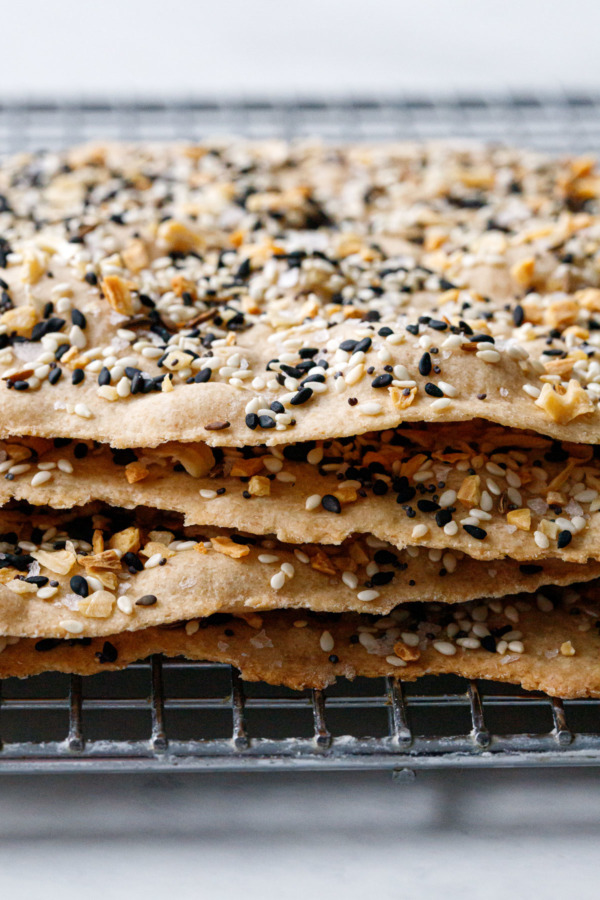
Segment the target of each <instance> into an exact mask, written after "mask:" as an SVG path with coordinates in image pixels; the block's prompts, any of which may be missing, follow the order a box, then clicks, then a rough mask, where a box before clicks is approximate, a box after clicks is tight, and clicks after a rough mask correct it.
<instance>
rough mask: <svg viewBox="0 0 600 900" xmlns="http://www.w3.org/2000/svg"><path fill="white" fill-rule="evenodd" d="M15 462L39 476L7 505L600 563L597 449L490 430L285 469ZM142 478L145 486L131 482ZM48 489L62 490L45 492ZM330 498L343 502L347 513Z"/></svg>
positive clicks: (77, 459)
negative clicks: (97, 509) (158, 516)
mask: <svg viewBox="0 0 600 900" xmlns="http://www.w3.org/2000/svg"><path fill="white" fill-rule="evenodd" d="M24 448H26V449H24ZM1 449H2V448H1V446H0V450H1ZM5 451H6V452H7V453H8V457H9V459H10V458H12V459H14V460H15V464H16V465H17V466H19V467H20V468H21V467H22V466H23V464H24V463H25V464H26V463H27V461H28V460H29V461H30V463H31V467H30V468H29V469H28V470H27V471H25V472H22V473H21V474H16V475H14V478H13V480H11V481H6V480H1V481H0V503H6V502H8V501H9V500H10V499H12V498H16V499H19V500H26V501H28V502H30V503H33V504H35V505H47V506H51V507H55V508H67V509H68V508H71V507H74V506H82V505H83V504H85V503H87V502H88V501H90V500H101V501H103V502H105V503H108V504H110V505H113V506H125V507H128V508H130V509H133V508H135V507H137V506H147V507H153V508H156V509H159V510H164V511H167V512H168V511H174V512H179V513H182V514H184V515H185V517H186V522H187V524H189V525H221V526H223V527H227V528H236V527H237V528H242V529H246V530H247V531H250V532H253V533H257V534H275V535H276V536H277V537H278V538H279V539H280V540H282V541H288V542H297V541H306V542H314V543H324V544H338V543H341V542H342V541H343V540H344V539H345V538H347V537H348V536H350V535H351V534H353V533H357V532H367V533H371V534H374V535H375V536H376V537H378V538H380V539H381V540H385V541H388V542H390V543H391V544H393V545H395V546H396V547H406V546H410V545H413V544H415V543H418V544H420V545H422V546H426V547H434V548H438V549H442V550H447V549H455V550H460V551H463V552H465V553H467V554H468V555H470V556H472V557H474V558H477V559H496V558H502V557H504V556H510V557H511V558H513V559H519V560H530V561H531V560H537V559H543V558H548V557H553V556H560V557H561V558H562V559H564V560H569V561H571V562H585V561H586V560H587V559H588V558H590V559H593V558H597V557H598V554H599V553H600V514H599V513H598V509H599V508H600V492H599V489H600V461H599V460H598V459H596V458H595V457H594V453H593V448H591V447H586V446H581V445H574V444H564V445H557V444H555V443H553V442H552V441H551V440H549V439H548V438H545V437H543V436H540V435H535V434H531V433H526V432H520V431H516V430H514V429H502V428H499V427H495V426H490V425H488V424H486V423H485V422H482V421H475V422H473V423H466V424H464V425H454V426H443V425H438V426H430V427H429V428H425V427H421V428H413V429H409V428H406V427H405V428H401V429H399V430H397V431H394V432H392V431H387V432H383V433H367V434H365V435H362V436H359V437H356V438H354V439H353V440H352V441H350V442H348V441H343V442H342V441H335V440H331V441H327V442H319V443H318V444H305V445H290V446H284V447H283V448H281V452H277V451H276V453H277V455H275V456H274V455H272V454H271V453H270V452H269V451H268V450H265V449H257V450H254V451H252V450H248V449H242V450H239V451H234V450H228V451H227V455H225V457H224V458H223V459H218V458H217V457H215V456H214V455H213V453H212V451H211V450H210V449H209V448H207V447H206V445H204V444H198V445H194V444H179V443H175V442H173V443H171V444H167V445H162V446H160V447H158V448H157V449H156V450H147V449H146V450H138V451H137V453H134V452H130V453H129V454H123V453H113V452H111V451H110V449H109V448H108V447H106V446H104V447H94V446H93V445H92V444H91V443H90V444H89V445H87V444H86V445H83V446H82V445H81V444H77V443H75V442H72V443H71V444H70V445H68V446H66V447H58V448H55V447H54V446H53V445H52V444H51V443H44V442H40V441H37V442H34V443H31V442H27V441H16V442H15V441H13V442H8V443H7V444H6V445H5ZM33 451H35V456H32V453H33ZM83 453H85V454H86V455H85V456H82V454H83ZM27 454H29V455H27ZM23 457H25V458H23ZM128 460H129V462H128ZM303 460H304V461H303ZM308 460H310V462H309V461H308ZM52 464H54V466H55V467H54V468H51V469H47V468H45V467H46V466H49V465H52ZM4 465H5V466H6V465H8V462H6V463H5V464H4ZM58 465H60V466H62V467H63V468H66V469H72V470H73V471H72V472H68V471H67V472H64V471H62V470H61V469H60V468H58ZM37 466H41V467H42V468H41V470H40V471H43V472H44V473H46V474H43V475H41V476H40V474H39V471H38V470H37V468H36V467H37ZM135 467H137V470H141V478H140V477H138V476H136V478H135V480H134V481H133V482H131V477H130V476H131V470H132V469H133V468H135ZM178 470H180V471H178ZM40 478H47V479H48V480H47V481H46V482H44V483H43V484H40V485H36V486H34V485H32V480H34V481H35V480H37V479H40ZM252 478H258V479H259V482H258V483H256V482H255V483H253V481H252ZM130 482H131V483H130ZM469 490H470V491H471V493H470V494H469ZM381 491H385V493H384V494H382V493H380V492H381ZM323 497H334V498H336V499H337V498H339V507H338V506H335V505H334V509H335V510H337V511H336V512H332V511H328V510H327V509H326V508H325V506H324V503H326V501H323V500H322V498H323ZM307 502H308V506H309V508H308V509H307ZM472 510H474V511H475V512H474V514H473V512H472ZM409 515H410V517H409ZM478 516H479V517H480V518H477V517H478ZM469 526H470V530H469ZM415 529H417V531H415ZM423 529H426V530H425V533H422V534H421V532H422V531H423ZM474 529H475V530H474ZM417 533H418V534H419V538H418V540H417V539H416V537H415V535H416V534H417ZM473 535H478V536H477V537H475V536H473Z"/></svg>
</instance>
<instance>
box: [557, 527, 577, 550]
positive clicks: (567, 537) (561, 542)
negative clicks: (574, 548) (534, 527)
mask: <svg viewBox="0 0 600 900" xmlns="http://www.w3.org/2000/svg"><path fill="white" fill-rule="evenodd" d="M572 540H573V535H572V533H571V532H570V531H568V530H567V529H566V528H565V530H564V531H559V532H558V538H557V541H556V543H557V545H558V549H559V550H562V549H563V547H567V546H568V545H569V544H570V543H571V541H572Z"/></svg>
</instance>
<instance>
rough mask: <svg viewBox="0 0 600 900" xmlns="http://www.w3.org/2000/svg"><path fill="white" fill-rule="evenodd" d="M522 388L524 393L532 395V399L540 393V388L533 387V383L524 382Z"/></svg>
mask: <svg viewBox="0 0 600 900" xmlns="http://www.w3.org/2000/svg"><path fill="white" fill-rule="evenodd" d="M523 390H524V391H525V393H526V394H529V396H530V397H533V399H534V400H537V398H538V397H539V396H540V394H541V390H540V388H537V387H535V385H533V384H524V385H523Z"/></svg>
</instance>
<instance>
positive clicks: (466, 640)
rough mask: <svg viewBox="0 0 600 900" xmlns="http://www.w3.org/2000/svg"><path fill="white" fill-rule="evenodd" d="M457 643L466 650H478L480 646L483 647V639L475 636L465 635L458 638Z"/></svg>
mask: <svg viewBox="0 0 600 900" xmlns="http://www.w3.org/2000/svg"><path fill="white" fill-rule="evenodd" d="M456 643H457V644H458V645H459V647H463V648H464V649H465V650H477V648H478V647H481V641H480V640H479V638H473V637H463V638H457V639H456Z"/></svg>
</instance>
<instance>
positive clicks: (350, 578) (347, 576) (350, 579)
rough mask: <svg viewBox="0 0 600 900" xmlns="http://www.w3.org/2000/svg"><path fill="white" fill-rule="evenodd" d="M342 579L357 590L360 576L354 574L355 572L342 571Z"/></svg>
mask: <svg viewBox="0 0 600 900" xmlns="http://www.w3.org/2000/svg"><path fill="white" fill-rule="evenodd" d="M342 581H343V582H344V584H345V585H346V587H349V588H351V589H352V590H355V589H356V587H357V586H358V578H357V577H356V575H355V574H354V572H342Z"/></svg>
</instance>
